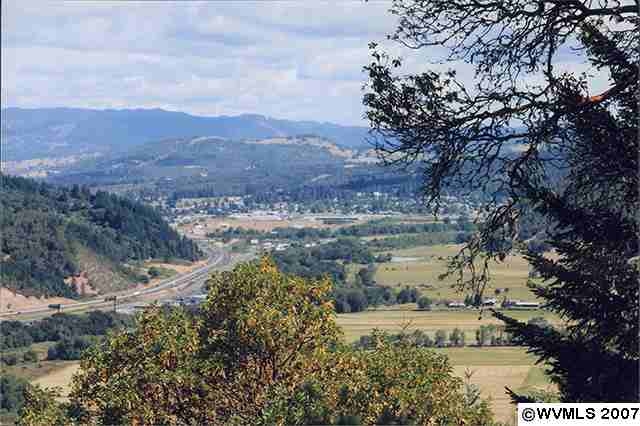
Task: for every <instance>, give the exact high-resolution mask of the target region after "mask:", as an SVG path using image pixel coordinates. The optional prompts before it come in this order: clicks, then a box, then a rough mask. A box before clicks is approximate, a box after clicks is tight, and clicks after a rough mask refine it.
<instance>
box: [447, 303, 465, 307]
mask: <svg viewBox="0 0 640 426" xmlns="http://www.w3.org/2000/svg"><path fill="white" fill-rule="evenodd" d="M447 307H449V308H466V307H467V305H465V304H464V303H463V302H449V304H448V305H447Z"/></svg>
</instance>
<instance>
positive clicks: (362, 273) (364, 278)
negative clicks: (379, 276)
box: [358, 263, 376, 287]
mask: <svg viewBox="0 0 640 426" xmlns="http://www.w3.org/2000/svg"><path fill="white" fill-rule="evenodd" d="M375 275H376V265H374V264H373V263H370V264H368V265H367V266H366V267H364V268H361V269H360V270H359V271H358V278H359V279H360V283H362V285H364V286H367V287H371V286H374V285H376V280H375Z"/></svg>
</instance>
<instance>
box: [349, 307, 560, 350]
mask: <svg viewBox="0 0 640 426" xmlns="http://www.w3.org/2000/svg"><path fill="white" fill-rule="evenodd" d="M506 312H507V313H508V314H509V315H510V316H511V317H513V318H516V319H518V320H521V321H527V320H529V319H531V318H533V317H543V318H545V319H546V320H547V321H549V322H550V323H552V324H554V325H559V324H560V319H559V318H558V317H557V316H556V315H554V314H552V313H550V312H546V311H540V310H531V311H514V310H510V311H506ZM337 323H338V325H339V326H340V327H342V329H343V332H344V337H345V340H346V341H347V342H354V341H356V340H357V339H359V338H360V336H363V335H366V334H370V333H371V331H372V330H373V329H375V328H377V329H379V330H383V331H387V332H390V333H398V332H399V331H400V330H401V329H402V328H403V327H404V326H405V325H408V330H409V331H411V330H422V331H425V332H427V333H429V334H433V333H435V331H436V330H438V329H443V330H447V331H451V330H453V329H454V328H456V327H457V328H459V329H461V330H463V331H465V332H466V333H467V339H468V341H472V340H473V339H475V335H471V334H470V333H474V332H475V330H476V329H478V328H479V327H480V326H481V325H486V324H496V325H501V324H503V323H502V321H500V320H498V319H496V318H494V317H493V316H491V313H490V312H488V311H485V312H484V313H483V314H482V317H480V313H479V311H477V310H471V309H470V310H448V309H447V310H434V311H420V310H417V309H416V305H415V304H407V305H396V306H395V309H389V308H386V309H378V310H367V311H363V312H358V313H349V314H338V315H337Z"/></svg>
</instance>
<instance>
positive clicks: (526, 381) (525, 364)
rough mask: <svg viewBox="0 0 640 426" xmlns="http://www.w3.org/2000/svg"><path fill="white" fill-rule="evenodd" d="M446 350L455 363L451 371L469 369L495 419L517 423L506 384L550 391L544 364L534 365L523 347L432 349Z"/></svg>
mask: <svg viewBox="0 0 640 426" xmlns="http://www.w3.org/2000/svg"><path fill="white" fill-rule="evenodd" d="M434 350H435V351H437V352H441V353H445V354H446V355H447V356H448V357H449V360H450V362H451V364H452V365H453V367H454V373H455V374H456V375H457V376H459V377H461V378H464V376H465V372H471V373H472V376H471V382H472V383H474V384H476V385H478V386H479V387H480V392H481V396H482V397H483V398H485V399H487V398H488V399H490V403H491V409H492V410H493V413H494V416H495V418H496V420H498V421H501V422H504V423H506V424H516V422H515V412H516V407H515V406H514V405H513V404H511V400H510V398H509V396H508V395H507V394H506V393H505V389H504V387H505V386H508V387H509V388H510V389H513V390H515V391H517V392H523V391H528V390H534V389H540V390H546V391H553V390H554V389H555V387H554V386H553V385H552V384H550V382H549V379H548V377H547V376H546V375H545V373H544V368H543V367H540V366H536V365H535V358H534V357H533V356H531V355H529V354H527V353H526V350H525V349H524V348H516V347H486V348H476V347H465V348H443V349H434Z"/></svg>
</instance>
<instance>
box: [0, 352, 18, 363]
mask: <svg viewBox="0 0 640 426" xmlns="http://www.w3.org/2000/svg"><path fill="white" fill-rule="evenodd" d="M2 362H3V363H4V364H5V365H16V364H17V363H18V355H16V354H6V355H2Z"/></svg>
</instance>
